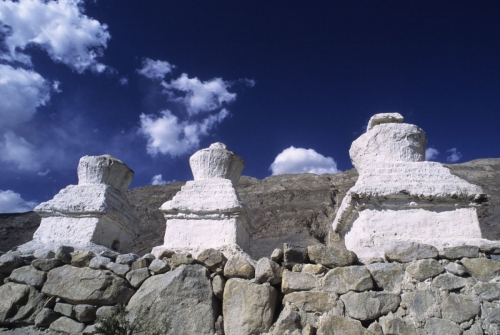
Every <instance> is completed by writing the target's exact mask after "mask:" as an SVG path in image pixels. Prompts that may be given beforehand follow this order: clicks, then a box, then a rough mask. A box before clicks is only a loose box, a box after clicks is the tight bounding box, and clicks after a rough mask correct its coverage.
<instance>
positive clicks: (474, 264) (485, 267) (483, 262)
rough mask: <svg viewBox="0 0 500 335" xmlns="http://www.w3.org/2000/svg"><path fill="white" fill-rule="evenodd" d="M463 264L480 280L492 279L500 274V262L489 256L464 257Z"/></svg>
mask: <svg viewBox="0 0 500 335" xmlns="http://www.w3.org/2000/svg"><path fill="white" fill-rule="evenodd" d="M462 264H463V265H464V266H465V269H466V271H467V272H468V273H469V274H470V275H471V276H472V277H474V278H476V279H477V280H480V281H484V282H487V281H490V280H492V279H493V278H495V277H498V276H500V263H499V262H497V261H494V260H491V259H487V258H464V259H462Z"/></svg>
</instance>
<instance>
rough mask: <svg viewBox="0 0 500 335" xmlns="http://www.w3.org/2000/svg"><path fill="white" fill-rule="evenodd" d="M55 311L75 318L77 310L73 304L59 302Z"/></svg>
mask: <svg viewBox="0 0 500 335" xmlns="http://www.w3.org/2000/svg"><path fill="white" fill-rule="evenodd" d="M54 312H57V313H59V314H62V315H64V316H67V317H68V318H73V317H74V316H75V311H74V310H73V305H71V304H65V303H62V302H58V303H57V304H56V305H55V306H54Z"/></svg>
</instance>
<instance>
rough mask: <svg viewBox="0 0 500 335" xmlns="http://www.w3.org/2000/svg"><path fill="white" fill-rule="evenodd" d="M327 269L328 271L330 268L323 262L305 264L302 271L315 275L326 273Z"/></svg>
mask: <svg viewBox="0 0 500 335" xmlns="http://www.w3.org/2000/svg"><path fill="white" fill-rule="evenodd" d="M326 271H328V268H326V267H325V266H323V265H321V264H304V266H303V267H302V272H306V273H312V274H315V275H318V274H320V273H324V272H326Z"/></svg>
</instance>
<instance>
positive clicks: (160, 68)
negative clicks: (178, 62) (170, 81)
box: [137, 58, 175, 79]
mask: <svg viewBox="0 0 500 335" xmlns="http://www.w3.org/2000/svg"><path fill="white" fill-rule="evenodd" d="M174 67H175V66H174V65H172V64H170V63H169V62H167V61H161V60H152V59H151V58H145V59H144V60H143V61H142V68H140V69H138V70H137V72H138V73H139V74H141V75H143V76H144V77H146V78H149V79H163V77H165V75H166V74H168V73H170V72H172V69H173V68H174Z"/></svg>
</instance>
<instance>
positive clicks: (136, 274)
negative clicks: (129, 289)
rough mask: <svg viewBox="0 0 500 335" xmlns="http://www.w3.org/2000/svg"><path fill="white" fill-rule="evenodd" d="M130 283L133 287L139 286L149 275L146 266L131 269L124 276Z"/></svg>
mask: <svg viewBox="0 0 500 335" xmlns="http://www.w3.org/2000/svg"><path fill="white" fill-rule="evenodd" d="M125 277H126V278H127V280H128V282H129V283H130V285H132V286H133V287H135V288H138V287H139V286H141V284H142V283H144V281H145V280H146V279H148V278H149V277H150V274H149V270H148V268H141V269H137V270H132V271H130V272H129V273H127V275H126V276H125Z"/></svg>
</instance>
